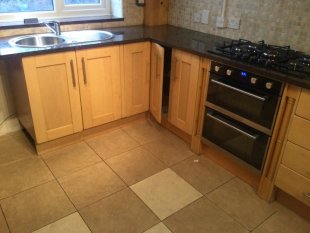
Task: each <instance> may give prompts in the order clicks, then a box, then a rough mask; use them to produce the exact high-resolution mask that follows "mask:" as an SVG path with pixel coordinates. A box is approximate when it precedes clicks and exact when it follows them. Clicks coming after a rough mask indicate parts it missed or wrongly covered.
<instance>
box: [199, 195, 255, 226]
mask: <svg viewBox="0 0 310 233" xmlns="http://www.w3.org/2000/svg"><path fill="white" fill-rule="evenodd" d="M205 197H206V198H207V199H208V200H209V201H210V202H211V203H212V204H213V205H214V206H216V207H217V208H218V209H219V210H221V211H223V213H225V214H226V215H227V216H229V217H230V218H231V219H232V220H233V221H234V222H236V223H237V224H239V225H240V226H241V227H242V228H243V229H245V230H246V231H248V232H251V231H252V230H249V229H248V228H247V227H246V226H244V225H243V223H241V222H239V221H238V220H237V219H235V218H234V217H233V216H231V215H230V213H228V212H227V211H226V210H224V209H222V208H221V207H220V206H218V205H217V204H216V203H215V202H213V201H212V200H211V199H209V198H208V197H207V196H205Z"/></svg>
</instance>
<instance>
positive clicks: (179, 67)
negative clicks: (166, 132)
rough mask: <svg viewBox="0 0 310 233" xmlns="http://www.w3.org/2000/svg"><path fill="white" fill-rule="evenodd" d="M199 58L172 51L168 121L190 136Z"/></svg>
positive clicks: (196, 90)
mask: <svg viewBox="0 0 310 233" xmlns="http://www.w3.org/2000/svg"><path fill="white" fill-rule="evenodd" d="M199 66H200V57H198V56H196V55H193V54H190V53H187V52H183V51H180V50H173V51H172V64H171V67H172V68H171V75H170V96H169V112H168V120H169V121H170V123H171V124H173V125H174V126H176V127H177V128H179V129H181V130H183V131H184V132H186V133H187V134H190V135H192V132H193V126H194V116H195V107H196V101H197V99H198V96H197V92H198V80H199Z"/></svg>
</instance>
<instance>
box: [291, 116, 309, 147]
mask: <svg viewBox="0 0 310 233" xmlns="http://www.w3.org/2000/svg"><path fill="white" fill-rule="evenodd" d="M309 135H310V121H308V120H306V119H304V118H301V117H298V116H294V117H293V121H292V125H291V127H290V129H289V134H288V140H289V141H291V142H293V143H295V144H297V145H299V146H302V147H304V148H306V149H308V150H310V140H309Z"/></svg>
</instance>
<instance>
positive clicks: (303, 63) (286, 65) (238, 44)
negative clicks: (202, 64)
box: [209, 39, 310, 78]
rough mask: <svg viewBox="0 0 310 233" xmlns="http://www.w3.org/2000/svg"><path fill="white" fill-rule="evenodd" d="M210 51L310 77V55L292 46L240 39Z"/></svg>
mask: <svg viewBox="0 0 310 233" xmlns="http://www.w3.org/2000/svg"><path fill="white" fill-rule="evenodd" d="M209 52H212V53H214V54H217V55H220V56H225V57H229V58H231V59H234V60H238V61H242V62H245V63H249V64H252V65H255V66H260V67H264V68H267V69H271V70H275V71H278V72H281V73H284V74H289V75H293V76H295V77H298V78H310V56H309V55H306V54H304V53H302V52H299V51H295V50H292V49H291V48H290V46H276V45H269V44H266V43H265V42H264V41H259V42H256V43H254V42H251V41H249V40H243V39H240V40H233V41H231V42H230V43H225V44H223V45H222V46H218V47H216V49H215V50H211V51H209Z"/></svg>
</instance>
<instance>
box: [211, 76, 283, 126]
mask: <svg viewBox="0 0 310 233" xmlns="http://www.w3.org/2000/svg"><path fill="white" fill-rule="evenodd" d="M210 77H211V79H210V82H209V89H208V96H207V103H211V104H213V105H215V106H217V107H220V108H222V109H225V110H228V111H230V112H232V113H234V114H237V115H238V116H240V117H243V118H244V119H247V120H250V121H252V122H254V123H257V124H258V125H261V126H263V127H265V128H267V129H270V130H271V129H272V127H273V122H274V119H275V116H276V112H277V106H278V102H279V100H280V99H279V97H278V96H275V95H272V94H267V93H263V92H258V91H254V90H249V89H245V88H243V87H242V86H241V85H240V84H236V83H233V82H231V81H230V80H229V79H228V78H225V77H222V76H218V75H216V74H213V73H211V76H210Z"/></svg>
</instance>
